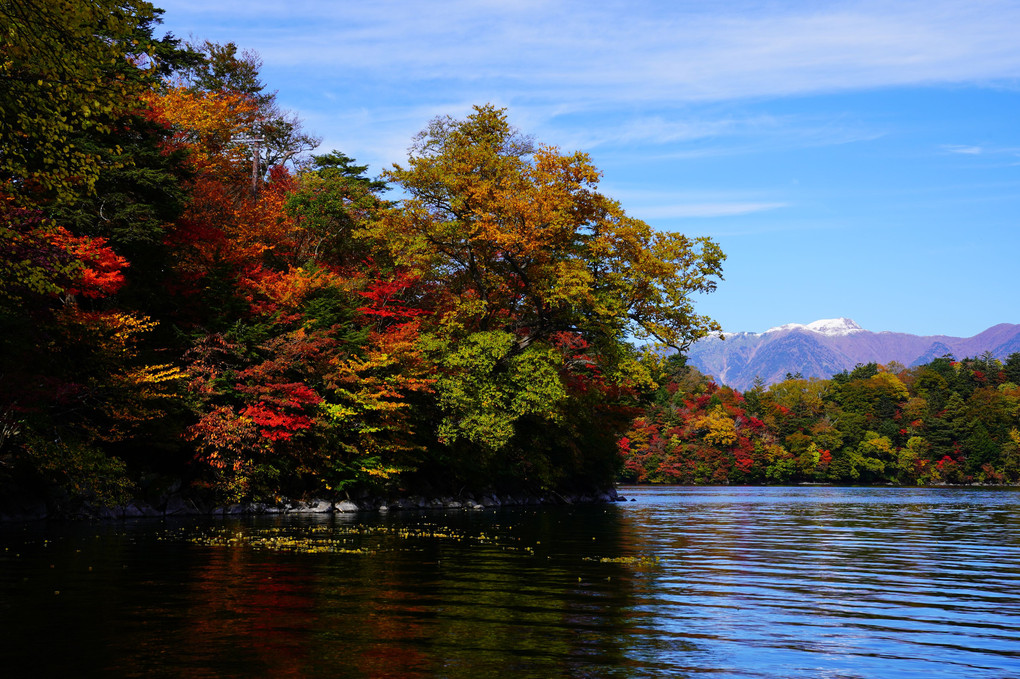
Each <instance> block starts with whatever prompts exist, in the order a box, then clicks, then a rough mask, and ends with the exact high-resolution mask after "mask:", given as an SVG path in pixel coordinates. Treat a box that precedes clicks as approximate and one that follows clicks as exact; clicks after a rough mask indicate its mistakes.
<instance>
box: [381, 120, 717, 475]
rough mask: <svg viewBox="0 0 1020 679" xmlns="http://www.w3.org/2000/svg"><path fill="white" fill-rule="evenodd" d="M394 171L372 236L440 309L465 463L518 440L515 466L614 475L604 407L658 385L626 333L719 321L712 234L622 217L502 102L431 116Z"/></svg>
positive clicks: (436, 349) (668, 334)
mask: <svg viewBox="0 0 1020 679" xmlns="http://www.w3.org/2000/svg"><path fill="white" fill-rule="evenodd" d="M385 178H386V179H388V180H390V181H392V182H394V183H396V184H398V185H399V186H400V187H401V188H402V189H403V190H404V191H405V192H406V194H407V196H408V197H407V198H406V200H404V201H402V203H401V204H400V205H399V206H398V207H397V208H395V209H392V210H390V211H388V212H387V213H385V215H384V216H383V217H382V218H381V219H380V220H379V221H378V222H377V223H376V224H375V227H374V229H373V231H372V233H373V235H374V236H375V237H376V238H378V239H379V240H381V241H385V242H386V243H388V245H389V248H390V253H391V257H392V259H393V261H394V262H395V264H396V265H397V266H400V267H403V268H406V269H407V270H409V271H411V272H414V275H415V277H416V280H417V283H418V292H419V294H420V295H421V298H422V300H423V306H425V307H426V308H429V309H431V310H433V313H432V315H431V316H430V317H429V318H428V320H426V321H423V326H424V327H425V328H426V330H427V331H428V332H426V333H425V335H424V336H423V340H422V346H423V347H425V349H426V352H427V353H428V355H430V356H432V357H433V360H434V361H435V362H436V363H437V366H438V368H437V376H436V392H437V397H438V398H437V403H438V408H439V413H438V415H437V419H438V420H439V424H438V427H437V433H438V435H439V438H440V440H441V441H444V442H445V443H447V444H450V445H455V444H457V443H458V442H460V444H461V445H462V446H464V449H465V450H466V451H468V452H465V454H463V455H461V456H460V457H459V458H457V459H458V460H459V463H466V462H467V460H468V458H470V460H471V461H477V460H480V459H484V457H485V456H484V455H481V456H479V455H477V454H476V453H475V452H471V451H477V450H481V451H489V453H499V454H500V455H503V456H506V455H507V454H510V453H511V451H517V453H516V454H517V457H518V462H519V463H520V464H519V465H518V468H517V469H515V470H514V471H513V472H511V473H513V474H515V475H518V476H520V475H522V474H524V473H526V472H527V470H528V469H531V470H533V471H534V474H535V475H536V476H537V477H540V478H542V479H543V482H548V481H550V480H551V481H552V482H553V483H559V481H557V480H556V477H559V478H560V479H561V480H562V478H563V476H564V475H565V474H566V475H569V474H575V473H582V472H583V470H584V469H586V468H587V469H589V470H590V469H593V468H595V467H600V468H601V469H602V472H599V473H604V470H605V468H606V467H607V466H608V465H609V463H608V462H607V460H609V459H610V457H611V456H612V455H613V453H606V455H602V454H601V453H597V454H594V453H592V452H591V451H592V450H594V449H596V448H601V450H603V451H609V450H611V448H612V446H608V447H606V446H601V445H600V444H599V443H598V442H597V441H596V440H595V439H598V440H599V441H601V440H602V439H604V440H605V441H611V439H612V436H611V434H612V431H611V430H612V424H613V418H612V417H609V416H608V415H607V411H606V409H605V408H606V406H607V405H609V404H610V402H612V401H613V400H614V399H616V398H617V397H618V396H619V390H620V389H621V388H627V387H633V386H636V385H638V384H640V383H642V382H643V383H645V384H647V383H648V382H649V379H648V375H647V374H645V372H644V371H643V369H642V366H641V363H640V361H639V353H638V352H637V351H636V350H635V349H634V348H633V344H632V343H633V342H634V341H638V342H651V343H657V344H660V345H666V346H670V347H673V348H675V349H681V350H682V349H684V348H685V347H686V346H687V345H688V344H689V343H690V342H692V341H695V340H697V339H698V338H700V337H703V336H704V335H705V334H707V333H708V332H710V331H712V330H717V329H718V325H717V324H716V323H715V322H714V321H712V320H710V319H709V318H707V317H705V316H702V315H699V314H697V313H695V312H694V308H693V295H695V294H696V293H704V292H711V291H712V290H713V289H714V288H715V286H716V282H717V281H718V280H719V279H720V278H721V265H722V262H723V259H724V255H723V254H722V252H721V251H720V249H719V247H718V245H717V244H716V243H714V242H713V241H712V240H710V239H708V238H698V239H690V238H687V237H686V236H683V235H681V234H677V233H665V232H656V231H654V230H653V229H652V228H651V227H650V226H649V225H648V224H646V223H644V222H642V221H640V220H637V219H634V218H632V217H629V216H627V215H626V213H625V212H624V211H623V209H622V208H621V207H620V205H619V203H617V202H616V201H614V200H611V199H610V198H607V197H606V196H604V195H602V194H601V193H599V191H598V180H599V172H598V171H597V170H596V168H595V167H594V166H593V165H592V163H591V160H590V159H589V158H588V157H587V156H586V155H585V154H583V153H573V154H564V153H561V152H560V151H559V150H558V149H556V148H553V147H549V146H541V145H535V144H534V143H533V142H532V141H531V140H530V139H529V138H527V137H524V136H522V135H521V134H519V133H518V132H517V131H516V130H514V129H513V128H512V127H511V126H510V125H509V124H508V122H507V119H506V114H505V112H504V111H503V110H500V109H497V108H494V107H492V106H479V107H476V108H475V110H474V113H472V114H471V115H470V116H468V117H467V118H466V119H464V120H455V119H452V118H449V117H445V118H438V119H436V120H434V121H432V123H431V124H430V125H429V126H428V128H426V129H425V130H424V131H423V132H421V133H420V134H419V135H418V137H417V138H416V139H415V141H414V143H413V145H412V147H411V154H410V158H409V160H408V163H407V165H406V167H405V166H399V165H398V166H395V167H393V168H392V169H391V170H390V171H389V172H387V173H386V175H385ZM595 432H601V433H602V434H603V435H602V436H597V435H596V436H594V438H593V434H594V433H595ZM581 441H584V444H583V447H587V448H588V449H589V452H583V451H580V447H582V445H581V444H580V443H578V442H581ZM557 448H561V449H569V448H574V449H575V452H576V453H577V454H576V455H574V456H573V458H572V461H571V460H567V459H564V458H563V456H562V454H561V452H562V451H559V450H555V449H557ZM607 455H608V456H609V457H607ZM512 456H513V454H511V457H512ZM600 456H601V457H600ZM495 457H496V458H498V457H499V455H496V456H495ZM596 459H598V460H599V462H596ZM522 470H523V471H522ZM596 475H597V474H596Z"/></svg>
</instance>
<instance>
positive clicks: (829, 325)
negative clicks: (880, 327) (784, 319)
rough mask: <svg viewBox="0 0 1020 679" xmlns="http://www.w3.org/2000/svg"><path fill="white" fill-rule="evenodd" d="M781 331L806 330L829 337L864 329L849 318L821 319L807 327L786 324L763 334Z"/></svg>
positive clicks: (850, 333) (799, 324)
mask: <svg viewBox="0 0 1020 679" xmlns="http://www.w3.org/2000/svg"><path fill="white" fill-rule="evenodd" d="M782 330H808V331H810V332H817V333H818V334H820V335H828V336H830V337H833V336H838V335H852V334H853V333H855V332H865V330H864V328H862V327H861V326H859V325H857V323H855V322H854V321H852V320H850V319H849V318H823V319H821V320H818V321H813V322H811V323H808V324H807V325H803V324H801V323H787V324H786V325H780V326H777V327H775V328H769V329H768V330H766V331H765V332H766V333H769V332H780V331H782Z"/></svg>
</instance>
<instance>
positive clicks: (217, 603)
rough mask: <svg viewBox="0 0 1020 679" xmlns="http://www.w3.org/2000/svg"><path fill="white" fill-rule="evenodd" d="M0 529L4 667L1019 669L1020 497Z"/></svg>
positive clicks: (529, 672)
mask: <svg viewBox="0 0 1020 679" xmlns="http://www.w3.org/2000/svg"><path fill="white" fill-rule="evenodd" d="M621 493H622V494H623V495H625V496H626V497H628V498H633V500H634V501H632V502H626V503H618V504H613V505H600V506H574V507H517V508H502V509H486V510H484V511H483V510H466V511H465V510H446V511H442V510H434V511H422V512H414V513H409V512H400V513H397V512H391V513H389V514H377V513H368V514H357V515H333V516H326V517H311V518H310V517H307V516H303V517H280V516H276V517H253V518H245V519H237V520H232V519H209V518H189V519H174V520H170V519H167V520H156V519H146V520H143V519H138V520H134V521H127V522H114V523H58V522H38V523H27V524H7V525H0V661H2V665H0V667H2V668H3V670H0V672H2V674H3V676H5V677H22V676H24V677H29V676H33V677H35V676H54V677H82V676H95V677H390V676H392V677H426V676H441V677H487V676H494V675H503V676H507V677H520V676H524V677H528V676H532V677H660V676H668V677H713V678H716V677H756V678H762V677H765V678H777V679H779V678H782V679H787V678H793V677H825V678H833V679H835V678H859V677H881V678H883V679H884V678H907V677H917V678H919V679H920V678H922V677H923V678H925V679H931V678H936V679H937V678H939V677H961V678H962V677H967V678H968V679H972V678H988V679H991V678H996V679H1001V678H1005V677H1020V491H1018V490H1015V489H970V488H940V489H903V488H833V487H794V488H771V487H770V488H761V487H755V488H744V487H727V488H687V487H682V488H680V487H661V488H647V487H644V488H623V489H621Z"/></svg>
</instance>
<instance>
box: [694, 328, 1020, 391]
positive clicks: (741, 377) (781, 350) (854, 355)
mask: <svg viewBox="0 0 1020 679" xmlns="http://www.w3.org/2000/svg"><path fill="white" fill-rule="evenodd" d="M725 336H726V339H725V340H723V339H721V338H720V337H719V336H718V335H715V336H712V337H707V338H705V339H703V340H701V341H699V342H695V343H694V344H693V345H692V346H691V348H690V350H689V351H688V354H687V357H688V363H689V364H690V365H692V366H694V367H696V368H697V369H698V370H700V371H702V372H703V373H705V374H707V375H712V376H713V377H714V378H715V379H716V380H717V381H719V382H721V383H723V384H727V385H729V386H731V387H734V388H737V389H740V390H747V389H750V388H751V386H752V384H753V383H754V380H755V378H761V379H762V380H763V381H764V383H765V384H766V385H768V384H774V383H775V382H779V381H782V379H783V378H784V377H785V375H786V374H787V373H793V374H796V373H800V374H802V375H803V376H804V377H819V378H823V379H827V378H829V377H831V376H832V375H833V374H835V373H837V372H839V371H841V370H853V368H854V366H856V365H858V364H861V363H869V362H871V361H874V362H876V363H882V364H884V363H888V362H889V361H896V362H898V363H901V364H903V365H906V366H914V365H920V364H923V363H929V362H931V361H932V360H933V359H935V358H939V357H941V356H945V355H947V354H951V355H954V356H956V357H957V358H966V357H970V356H979V355H981V354H982V353H984V352H986V351H990V352H992V354H993V355H994V356H995V357H996V358H998V359H999V360H1005V358H1006V357H1007V356H1008V355H1009V354H1011V353H1013V352H1015V351H1020V325H1013V324H1009V323H1002V324H999V325H996V326H993V327H991V328H989V329H988V330H985V331H984V332H982V333H980V334H978V335H975V336H974V337H969V338H962V337H949V336H947V335H931V336H919V335H910V334H907V333H899V332H870V331H868V330H865V329H864V328H862V327H861V326H859V325H858V324H857V323H855V322H854V321H852V320H850V319H849V318H832V319H823V320H820V321H815V322H813V323H808V324H807V325H804V324H801V323H787V324H786V325H780V326H778V327H775V328H770V329H769V330H767V331H765V332H763V333H761V334H756V333H743V332H738V333H725Z"/></svg>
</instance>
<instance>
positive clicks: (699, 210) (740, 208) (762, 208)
mask: <svg viewBox="0 0 1020 679" xmlns="http://www.w3.org/2000/svg"><path fill="white" fill-rule="evenodd" d="M787 206H788V203H749V202H728V203H677V204H675V205H657V206H649V207H639V208H637V209H631V210H629V212H631V213H633V214H634V215H635V216H638V217H640V218H641V219H644V220H653V219H687V218H691V217H735V216H738V215H748V214H751V213H753V212H766V211H768V210H776V209H779V208H783V207H787Z"/></svg>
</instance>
